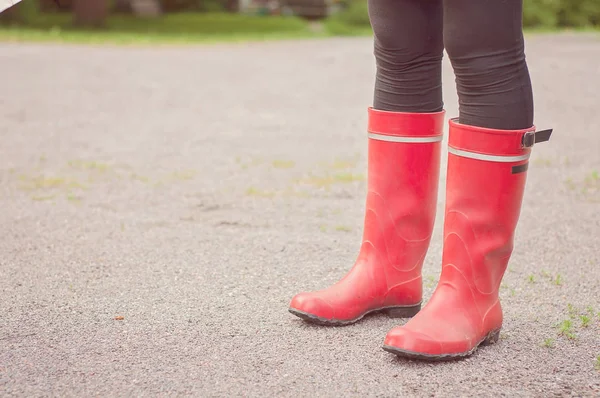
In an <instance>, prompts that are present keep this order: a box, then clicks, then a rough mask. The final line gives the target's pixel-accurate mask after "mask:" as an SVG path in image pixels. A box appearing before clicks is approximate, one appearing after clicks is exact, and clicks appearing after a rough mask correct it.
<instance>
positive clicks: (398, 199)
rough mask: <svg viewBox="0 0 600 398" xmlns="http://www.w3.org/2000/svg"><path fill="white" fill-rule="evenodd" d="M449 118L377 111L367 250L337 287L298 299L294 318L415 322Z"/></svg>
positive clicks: (372, 122) (372, 113)
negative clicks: (381, 315) (371, 316)
mask: <svg viewBox="0 0 600 398" xmlns="http://www.w3.org/2000/svg"><path fill="white" fill-rule="evenodd" d="M444 116H445V112H444V111H442V112H438V113H415V114H411V113H397V112H385V111H378V110H375V109H372V108H369V125H368V129H367V130H368V132H369V142H368V182H367V185H368V193H367V198H366V211H365V218H364V230H363V239H362V245H361V247H360V252H359V254H358V257H357V259H356V262H355V263H354V266H353V267H352V268H351V269H350V270H349V272H348V273H347V274H346V275H345V276H344V277H343V278H342V279H341V280H339V281H338V282H337V283H336V284H334V285H333V286H330V287H328V288H326V289H323V290H319V291H315V292H310V293H300V294H298V295H296V296H295V297H294V298H293V299H292V301H291V303H290V308H289V311H290V312H291V313H293V314H294V315H297V316H299V317H301V318H303V319H305V320H308V321H312V322H315V323H320V324H324V325H344V324H350V323H353V322H356V321H358V320H359V319H361V318H362V317H363V316H364V315H365V314H367V313H370V312H375V311H381V310H386V311H388V313H389V314H390V315H391V316H394V317H410V316H413V315H414V314H415V313H416V312H418V311H419V310H420V309H421V299H422V278H421V268H422V266H423V261H424V258H425V254H426V252H427V249H428V247H429V242H430V239H431V233H432V229H433V224H434V221H435V213H436V204H437V196H438V183H439V181H438V180H439V168H440V152H441V141H442V138H443V127H444Z"/></svg>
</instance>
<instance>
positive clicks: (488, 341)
mask: <svg viewBox="0 0 600 398" xmlns="http://www.w3.org/2000/svg"><path fill="white" fill-rule="evenodd" d="M499 338H500V329H498V330H493V331H491V332H490V333H488V335H487V336H486V337H485V338H484V339H483V340H481V341H480V342H479V343H477V344H476V345H475V347H473V349H471V350H469V351H467V352H460V353H455V354H441V355H432V354H423V353H420V352H414V351H408V350H403V349H401V348H397V347H392V346H388V345H384V346H383V349H384V350H385V351H387V352H390V353H392V354H396V355H397V356H399V357H403V358H408V359H419V360H424V361H451V360H454V359H461V358H466V357H468V356H470V355H472V354H473V353H475V351H477V349H478V348H479V346H488V345H492V344H496V343H497V342H498V339H499Z"/></svg>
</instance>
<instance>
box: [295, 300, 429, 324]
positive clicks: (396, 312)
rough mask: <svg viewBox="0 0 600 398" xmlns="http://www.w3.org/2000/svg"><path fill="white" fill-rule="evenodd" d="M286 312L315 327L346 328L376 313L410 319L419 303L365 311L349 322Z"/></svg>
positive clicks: (419, 309) (415, 313) (419, 305)
mask: <svg viewBox="0 0 600 398" xmlns="http://www.w3.org/2000/svg"><path fill="white" fill-rule="evenodd" d="M288 310H289V312H291V313H292V314H294V315H296V316H297V317H298V318H301V319H303V320H305V321H307V322H310V323H314V324H316V325H322V326H346V325H351V324H353V323H356V322H358V321H360V320H361V319H362V318H364V317H365V316H366V315H369V314H373V313H376V312H384V313H386V314H387V315H388V316H389V317H390V318H412V317H413V316H415V315H417V313H418V312H419V311H421V303H419V304H416V305H409V306H401V307H398V306H395V307H384V308H376V309H374V310H370V311H367V312H365V313H363V314H361V315H360V316H359V317H357V318H354V319H350V320H343V319H327V318H321V317H319V316H316V315H313V314H309V313H308V312H303V311H299V310H297V309H295V308H289V309H288Z"/></svg>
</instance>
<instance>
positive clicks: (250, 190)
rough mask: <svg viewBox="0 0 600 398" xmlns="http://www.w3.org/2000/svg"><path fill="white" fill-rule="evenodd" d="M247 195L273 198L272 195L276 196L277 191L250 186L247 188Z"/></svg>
mask: <svg viewBox="0 0 600 398" xmlns="http://www.w3.org/2000/svg"><path fill="white" fill-rule="evenodd" d="M246 195H247V196H255V197H261V198H272V197H274V196H275V192H271V191H264V190H262V189H259V188H255V187H250V188H248V189H247V190H246Z"/></svg>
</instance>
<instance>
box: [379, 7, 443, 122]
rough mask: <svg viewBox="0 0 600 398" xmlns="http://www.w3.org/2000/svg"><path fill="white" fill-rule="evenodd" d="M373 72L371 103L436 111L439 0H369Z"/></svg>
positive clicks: (439, 78) (439, 60)
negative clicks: (372, 97) (374, 78)
mask: <svg viewBox="0 0 600 398" xmlns="http://www.w3.org/2000/svg"><path fill="white" fill-rule="evenodd" d="M368 5H369V18H370V20H371V26H372V28H373V33H374V36H375V40H374V41H375V60H376V63H377V75H376V80H375V96H374V101H373V108H375V109H378V110H382V111H395V112H439V111H441V110H442V108H443V101H442V56H443V52H444V44H443V32H442V28H443V26H442V23H443V14H442V0H369V2H368Z"/></svg>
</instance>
